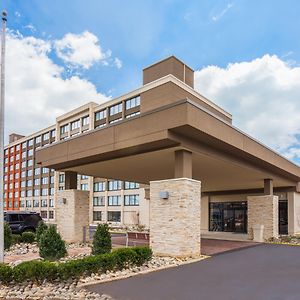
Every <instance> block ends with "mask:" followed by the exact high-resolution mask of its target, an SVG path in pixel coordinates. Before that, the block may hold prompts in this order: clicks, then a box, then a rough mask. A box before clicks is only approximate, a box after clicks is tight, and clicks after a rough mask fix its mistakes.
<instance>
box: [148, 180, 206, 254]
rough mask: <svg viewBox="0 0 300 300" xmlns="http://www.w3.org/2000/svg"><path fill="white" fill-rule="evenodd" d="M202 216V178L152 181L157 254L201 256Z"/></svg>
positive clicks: (153, 243)
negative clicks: (198, 179)
mask: <svg viewBox="0 0 300 300" xmlns="http://www.w3.org/2000/svg"><path fill="white" fill-rule="evenodd" d="M162 192H163V193H162ZM164 197H165V199H163V198H164ZM166 197H167V198H166ZM200 216H201V182H200V181H196V180H193V179H188V178H178V179H169V180H160V181H151V182H150V246H151V248H152V251H153V253H154V255H161V256H174V257H188V256H192V257H197V256H199V255H200V246H201V245H200V243H201V237H200V226H201V223H200Z"/></svg>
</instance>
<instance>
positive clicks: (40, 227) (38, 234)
mask: <svg viewBox="0 0 300 300" xmlns="http://www.w3.org/2000/svg"><path fill="white" fill-rule="evenodd" d="M47 229H48V226H47V225H46V224H45V222H44V221H40V222H39V223H38V227H37V229H36V241H37V243H38V244H39V243H40V239H41V236H42V234H43V233H44V232H45V231H46V230H47Z"/></svg>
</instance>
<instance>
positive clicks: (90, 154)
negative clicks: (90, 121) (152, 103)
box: [36, 99, 300, 191]
mask: <svg viewBox="0 0 300 300" xmlns="http://www.w3.org/2000/svg"><path fill="white" fill-rule="evenodd" d="M177 149H187V150H190V151H192V152H193V178H195V179H198V180H201V181H202V187H203V189H204V190H206V191H211V190H220V189H223V190H232V189H242V188H258V187H261V186H262V185H263V179H264V178H273V179H274V186H295V185H296V184H297V182H298V181H300V169H299V167H298V166H297V165H295V164H293V163H292V162H290V161H288V160H286V159H285V158H283V157H281V156H280V155H279V154H277V153H275V152H274V151H272V150H271V149H269V148H267V147H266V146H264V145H262V144H261V143H259V142H258V141H256V140H254V139H252V138H251V137H249V136H248V135H246V134H244V133H242V132H241V131H239V130H238V129H236V128H235V127H233V126H232V125H230V124H228V123H227V122H224V121H223V120H222V119H220V118H218V117H217V116H215V115H213V114H212V113H210V112H209V111H206V110H205V109H203V107H201V106H199V105H198V104H196V103H195V102H193V101H191V100H189V99H183V100H181V101H177V102H175V103H172V104H169V105H166V106H163V107H160V108H159V109H156V110H153V111H150V112H147V113H144V114H141V115H139V116H137V117H133V118H131V119H126V120H123V121H120V122H119V123H115V124H112V125H109V126H107V127H104V128H99V129H95V130H92V131H89V132H87V133H84V134H81V135H79V136H76V137H74V138H70V139H68V140H64V141H59V142H56V143H54V144H52V145H50V146H47V147H45V148H42V149H40V150H38V151H37V152H36V161H37V163H39V164H41V165H42V166H43V167H49V168H53V169H55V170H62V171H65V170H72V171H76V172H78V173H80V174H85V175H91V176H95V177H104V178H115V179H122V180H132V181H137V182H141V183H148V182H149V181H151V180H158V179H166V178H172V177H173V176H174V151H175V150H177Z"/></svg>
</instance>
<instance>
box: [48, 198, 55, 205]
mask: <svg viewBox="0 0 300 300" xmlns="http://www.w3.org/2000/svg"><path fill="white" fill-rule="evenodd" d="M49 207H54V199H52V198H51V199H49Z"/></svg>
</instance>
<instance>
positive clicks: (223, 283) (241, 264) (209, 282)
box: [88, 244, 300, 300]
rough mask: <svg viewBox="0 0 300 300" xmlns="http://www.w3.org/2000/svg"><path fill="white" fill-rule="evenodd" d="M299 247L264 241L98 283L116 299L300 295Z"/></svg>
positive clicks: (245, 299)
mask: <svg viewBox="0 0 300 300" xmlns="http://www.w3.org/2000/svg"><path fill="white" fill-rule="evenodd" d="M299 278H300V247H297V246H283V245H271V244H263V245H259V246H256V247H251V248H246V249H241V250H238V251H234V252H225V253H223V254H220V255H217V256H213V257H211V258H209V259H206V260H204V261H201V262H197V263H193V264H189V265H183V266H180V267H177V268H171V269H166V270H163V271H157V272H153V273H149V274H147V275H139V276H135V277H132V278H129V279H124V280H119V281H114V282H111V283H106V284H98V285H95V286H91V287H89V288H88V289H89V290H91V291H95V292H98V293H101V294H102V293H105V294H109V295H111V296H112V297H113V298H115V299H117V300H166V299H168V300H185V299H188V300H211V299H222V300H253V299H255V300H299V299H300V285H299V280H300V279H299Z"/></svg>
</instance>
